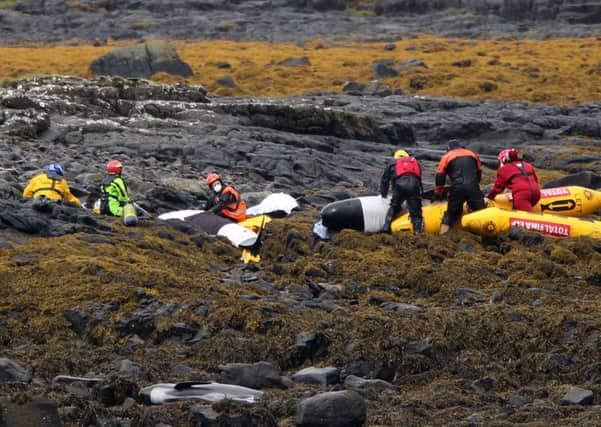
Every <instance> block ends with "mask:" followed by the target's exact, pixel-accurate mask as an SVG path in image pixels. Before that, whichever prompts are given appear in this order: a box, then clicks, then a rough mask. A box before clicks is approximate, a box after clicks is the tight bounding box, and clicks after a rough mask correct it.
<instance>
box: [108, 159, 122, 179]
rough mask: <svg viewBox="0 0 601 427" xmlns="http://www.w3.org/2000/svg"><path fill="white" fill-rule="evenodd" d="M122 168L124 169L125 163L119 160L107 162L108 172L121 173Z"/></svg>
mask: <svg viewBox="0 0 601 427" xmlns="http://www.w3.org/2000/svg"><path fill="white" fill-rule="evenodd" d="M121 170H123V165H122V164H121V162H120V161H119V160H111V161H110V162H108V163H107V164H106V171H107V172H108V173H114V174H115V175H121Z"/></svg>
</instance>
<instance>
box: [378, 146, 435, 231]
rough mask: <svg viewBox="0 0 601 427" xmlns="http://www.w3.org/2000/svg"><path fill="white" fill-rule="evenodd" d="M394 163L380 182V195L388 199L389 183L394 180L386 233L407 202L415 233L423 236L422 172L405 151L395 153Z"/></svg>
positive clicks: (385, 171) (385, 225) (414, 160)
mask: <svg viewBox="0 0 601 427" xmlns="http://www.w3.org/2000/svg"><path fill="white" fill-rule="evenodd" d="M393 157H394V162H392V163H390V164H389V165H388V166H387V167H386V169H385V170H384V173H383V174H382V180H381V182H380V195H381V196H382V198H386V196H387V195H388V187H389V183H390V181H391V180H392V200H391V201H390V208H389V209H388V213H387V214H386V220H385V221H384V228H383V229H382V231H383V232H385V233H390V224H391V223H392V220H393V219H394V218H395V217H396V216H397V215H398V214H399V212H400V211H401V206H402V204H403V202H404V201H405V200H406V201H407V207H408V208H409V215H410V216H411V223H412V224H413V232H414V233H415V234H422V233H423V231H424V219H423V216H422V198H421V195H422V170H421V168H420V166H419V163H418V162H417V160H416V159H415V157H411V156H409V153H407V152H406V151H405V150H397V151H396V152H395V153H394V156H393Z"/></svg>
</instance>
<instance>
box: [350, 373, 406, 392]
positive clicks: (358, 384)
mask: <svg viewBox="0 0 601 427" xmlns="http://www.w3.org/2000/svg"><path fill="white" fill-rule="evenodd" d="M344 388H347V389H355V390H356V389H359V390H376V391H383V390H387V389H394V388H396V387H395V386H394V385H392V384H390V383H389V382H388V381H384V380H379V379H375V380H374V379H365V378H361V377H357V376H355V375H349V376H348V377H346V378H345V379H344Z"/></svg>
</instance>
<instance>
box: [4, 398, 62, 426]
mask: <svg viewBox="0 0 601 427" xmlns="http://www.w3.org/2000/svg"><path fill="white" fill-rule="evenodd" d="M0 414H2V415H1V417H0V425H2V426H7V427H8V426H19V427H60V426H62V425H63V422H62V420H61V417H60V415H59V412H58V408H57V407H56V404H55V403H54V402H52V401H50V400H47V399H46V398H44V397H34V398H33V399H31V400H27V401H25V402H23V403H18V402H11V401H10V400H9V399H6V398H1V399H0Z"/></svg>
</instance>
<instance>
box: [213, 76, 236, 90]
mask: <svg viewBox="0 0 601 427" xmlns="http://www.w3.org/2000/svg"><path fill="white" fill-rule="evenodd" d="M217 84H218V85H219V86H223V87H229V88H234V87H236V82H235V81H234V79H233V77H232V76H223V77H220V78H218V79H217Z"/></svg>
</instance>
